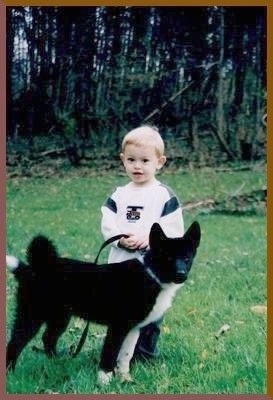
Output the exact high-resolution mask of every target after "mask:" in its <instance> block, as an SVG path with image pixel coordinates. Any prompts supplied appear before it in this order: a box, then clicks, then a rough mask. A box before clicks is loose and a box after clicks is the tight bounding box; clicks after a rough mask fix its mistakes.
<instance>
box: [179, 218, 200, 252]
mask: <svg viewBox="0 0 273 400" xmlns="http://www.w3.org/2000/svg"><path fill="white" fill-rule="evenodd" d="M183 239H186V240H189V241H191V242H194V243H195V246H196V247H198V246H199V243H200V240H201V228H200V225H199V222H197V221H194V222H193V223H192V224H191V226H190V227H189V228H188V230H187V232H186V233H185V234H184V236H183Z"/></svg>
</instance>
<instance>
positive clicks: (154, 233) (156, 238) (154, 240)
mask: <svg viewBox="0 0 273 400" xmlns="http://www.w3.org/2000/svg"><path fill="white" fill-rule="evenodd" d="M166 238H167V237H166V235H165V233H164V232H163V229H162V228H161V226H160V225H159V224H158V223H157V222H155V223H154V224H153V225H152V227H151V231H150V237H149V242H150V247H153V246H156V245H157V244H158V242H160V241H161V240H164V239H166Z"/></svg>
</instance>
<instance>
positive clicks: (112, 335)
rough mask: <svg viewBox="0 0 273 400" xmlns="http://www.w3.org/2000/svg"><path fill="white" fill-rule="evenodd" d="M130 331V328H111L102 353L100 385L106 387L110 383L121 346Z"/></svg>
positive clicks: (99, 375)
mask: <svg viewBox="0 0 273 400" xmlns="http://www.w3.org/2000/svg"><path fill="white" fill-rule="evenodd" d="M128 331H129V329H128V327H120V326H109V328H108V331H107V335H106V338H105V341H104V345H103V349H102V353H101V360H100V371H99V372H98V384H100V385H105V384H109V383H110V381H111V379H112V376H113V371H114V369H115V367H116V365H117V358H118V355H119V351H120V348H121V345H122V343H123V341H124V338H125V337H126V335H127V333H128Z"/></svg>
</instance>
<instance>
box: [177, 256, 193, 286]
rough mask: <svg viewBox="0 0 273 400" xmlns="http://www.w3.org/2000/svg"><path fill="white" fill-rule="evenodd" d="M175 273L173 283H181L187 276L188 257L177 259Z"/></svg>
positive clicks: (189, 265)
mask: <svg viewBox="0 0 273 400" xmlns="http://www.w3.org/2000/svg"><path fill="white" fill-rule="evenodd" d="M175 266H176V273H175V279H174V282H175V283H183V282H185V281H186V280H187V278H188V273H189V270H190V267H191V263H190V259H185V260H182V259H180V260H177V261H176V263H175Z"/></svg>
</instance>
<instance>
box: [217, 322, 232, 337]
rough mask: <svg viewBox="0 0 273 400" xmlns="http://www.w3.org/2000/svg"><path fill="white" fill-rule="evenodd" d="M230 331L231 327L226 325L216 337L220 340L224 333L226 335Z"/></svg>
mask: <svg viewBox="0 0 273 400" xmlns="http://www.w3.org/2000/svg"><path fill="white" fill-rule="evenodd" d="M229 330H230V325H228V324H224V325H222V326H221V328H220V329H219V331H218V332H217V333H216V334H215V337H216V338H217V339H218V338H219V337H220V336H221V335H223V334H224V333H226V332H227V331H229Z"/></svg>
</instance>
